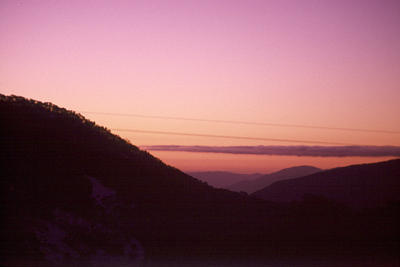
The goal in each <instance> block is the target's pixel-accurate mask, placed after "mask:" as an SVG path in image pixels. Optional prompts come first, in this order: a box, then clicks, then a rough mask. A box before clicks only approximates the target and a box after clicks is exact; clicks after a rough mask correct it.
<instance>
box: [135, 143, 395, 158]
mask: <svg viewBox="0 0 400 267" xmlns="http://www.w3.org/2000/svg"><path fill="white" fill-rule="evenodd" d="M141 148H142V149H145V150H149V151H185V152H207V153H225V154H251V155H280V156H299V157H301V156H308V157H389V156H393V157H400V147H398V146H175V145H160V146H142V147H141Z"/></svg>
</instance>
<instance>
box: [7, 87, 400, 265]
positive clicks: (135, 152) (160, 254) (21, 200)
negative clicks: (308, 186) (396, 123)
mask: <svg viewBox="0 0 400 267" xmlns="http://www.w3.org/2000/svg"><path fill="white" fill-rule="evenodd" d="M0 129H1V131H0V161H1V183H0V186H1V188H0V190H1V192H0V207H1V212H2V216H1V224H2V225H1V239H0V240H1V246H0V265H2V266H56V265H65V266H99V264H102V265H103V266H123V265H129V266H131V265H132V264H135V263H137V264H141V263H143V262H146V261H148V260H151V261H157V260H158V261H161V262H165V261H167V262H169V263H170V261H173V262H174V263H177V262H179V261H180V260H181V259H189V260H190V259H194V260H195V261H200V260H207V261H208V262H209V261H210V260H211V261H213V260H215V259H224V260H228V261H235V259H240V260H242V261H243V262H244V264H243V266H249V265H251V264H249V262H250V263H251V262H253V261H260V262H263V263H265V261H266V260H269V259H277V258H279V259H287V258H292V259H293V258H294V259H296V258H298V257H307V256H308V257H311V258H315V257H316V256H317V255H319V256H320V257H327V258H338V257H350V258H351V257H355V256H354V255H357V257H361V258H363V257H364V256H366V255H367V256H368V255H372V256H373V257H374V258H379V257H381V256H382V257H389V258H390V259H392V258H393V257H397V256H396V255H397V253H396V252H397V249H398V240H399V239H398V238H399V233H398V228H397V222H398V218H397V214H398V205H397V204H393V205H391V206H386V207H383V208H381V209H377V210H368V211H352V210H351V209H349V208H348V207H346V206H343V205H340V204H338V203H336V202H332V201H330V200H327V199H324V198H318V197H314V196H308V197H307V198H306V199H304V200H301V201H298V202H295V203H291V204H273V203H271V202H266V201H263V200H260V199H256V198H252V197H249V196H247V195H245V194H239V193H234V192H230V191H228V190H223V189H215V188H212V187H210V186H208V185H207V184H205V183H203V182H200V181H199V180H197V179H194V178H192V177H190V176H188V175H186V174H184V173H182V172H181V171H179V170H177V169H175V168H173V167H170V166H167V165H165V164H164V163H162V162H161V161H160V160H158V159H157V158H155V157H153V156H151V155H150V154H149V153H147V152H144V151H141V150H139V149H138V148H137V147H135V146H133V145H132V144H129V143H128V142H126V141H125V140H123V139H121V138H120V137H118V136H116V135H113V134H111V133H110V132H109V131H108V130H107V129H105V128H103V127H99V126H97V125H95V124H94V123H93V122H91V121H88V120H86V119H85V118H84V117H82V116H81V115H79V114H77V113H74V112H71V111H67V110H65V109H63V108H59V107H57V106H55V105H53V104H50V103H42V102H38V101H34V100H28V99H25V98H22V97H16V96H3V95H0ZM382 218H384V219H382ZM366 233H368V234H366ZM327 240H328V241H327ZM349 251H351V253H349ZM366 252H368V253H366ZM360 255H361V256H360ZM363 255H364V256H363ZM396 259H397V258H396ZM246 260H249V262H246ZM172 265H176V264H172ZM228 265H229V264H228Z"/></svg>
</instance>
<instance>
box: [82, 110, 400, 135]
mask: <svg viewBox="0 0 400 267" xmlns="http://www.w3.org/2000/svg"><path fill="white" fill-rule="evenodd" d="M80 112H82V113H87V114H98V115H107V116H123V117H138V118H148V119H163V120H181V121H201V122H212V123H226V124H243V125H258V126H273V127H284V128H305V129H318V130H331V131H349V132H366V133H385V134H400V131H392V130H380V129H361V128H345V127H329V126H318V125H305V124H284V123H269V122H252V121H236V120H213V119H201V118H188V117H172V116H156V115H144V114H129V113H109V112H96V111H80Z"/></svg>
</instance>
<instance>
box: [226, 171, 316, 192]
mask: <svg viewBox="0 0 400 267" xmlns="http://www.w3.org/2000/svg"><path fill="white" fill-rule="evenodd" d="M319 171H321V169H318V168H316V167H312V166H297V167H291V168H286V169H283V170H280V171H277V172H274V173H270V174H265V175H262V176H260V177H257V178H256V179H253V180H247V181H240V182H237V183H232V184H231V185H230V186H228V187H226V188H227V189H229V190H232V191H237V192H240V191H244V192H247V193H249V194H251V193H254V192H256V191H258V190H260V189H262V188H264V187H266V186H268V185H270V184H272V183H274V182H276V181H279V180H285V179H292V178H296V177H301V176H305V175H308V174H313V173H316V172H319Z"/></svg>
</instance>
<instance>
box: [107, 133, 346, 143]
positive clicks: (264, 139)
mask: <svg viewBox="0 0 400 267" xmlns="http://www.w3.org/2000/svg"><path fill="white" fill-rule="evenodd" d="M111 130H112V131H117V132H134V133H147V134H165V135H180V136H196V137H212V138H225V139H240V140H257V141H272V142H288V143H303V144H325V145H348V146H352V145H354V144H348V143H338V142H327V141H315V140H299V139H279V138H263V137H250V136H233V135H215V134H197V133H182V132H164V131H150V130H139V129H111Z"/></svg>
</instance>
